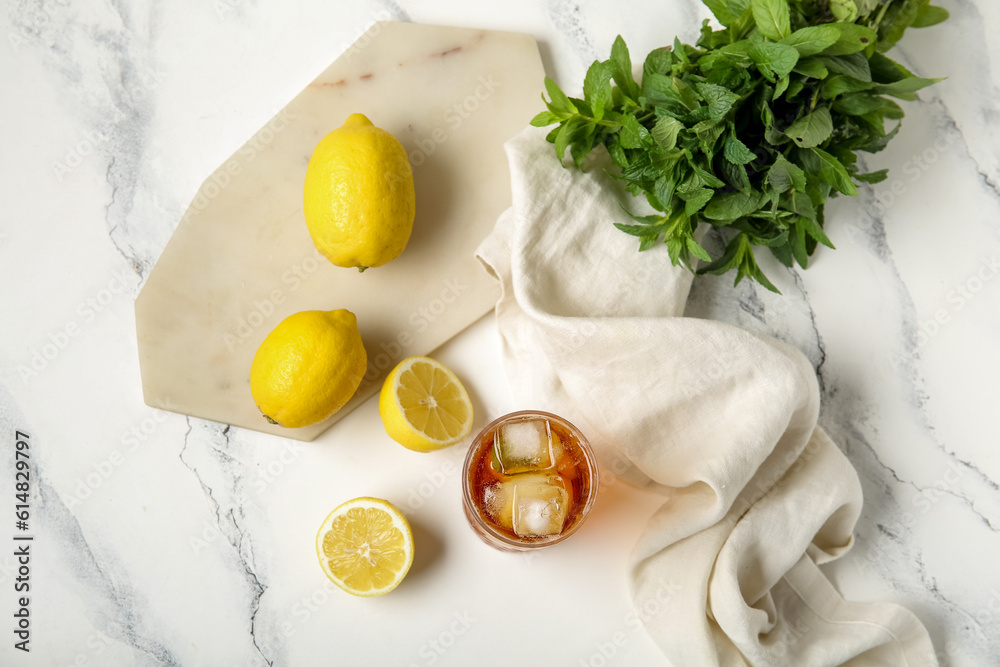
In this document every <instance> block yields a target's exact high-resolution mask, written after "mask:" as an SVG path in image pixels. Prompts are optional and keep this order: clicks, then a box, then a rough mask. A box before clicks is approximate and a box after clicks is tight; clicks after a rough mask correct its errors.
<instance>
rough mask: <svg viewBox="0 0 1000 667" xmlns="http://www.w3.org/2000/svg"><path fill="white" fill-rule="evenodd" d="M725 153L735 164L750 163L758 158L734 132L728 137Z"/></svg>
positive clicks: (724, 148)
mask: <svg viewBox="0 0 1000 667" xmlns="http://www.w3.org/2000/svg"><path fill="white" fill-rule="evenodd" d="M723 154H724V155H725V158H726V159H727V160H729V161H730V162H732V163H733V164H750V163H751V162H753V161H754V160H756V159H757V156H756V155H754V154H753V152H752V151H751V150H750V149H749V148H747V146H746V144H744V143H743V142H742V141H740V140H739V139H737V138H736V135H735V134H734V133H730V134H729V136H728V137H726V143H725V145H724V147H723Z"/></svg>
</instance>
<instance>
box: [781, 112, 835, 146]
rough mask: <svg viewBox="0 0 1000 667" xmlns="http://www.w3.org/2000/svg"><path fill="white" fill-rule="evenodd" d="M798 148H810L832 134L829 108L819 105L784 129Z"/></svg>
mask: <svg viewBox="0 0 1000 667" xmlns="http://www.w3.org/2000/svg"><path fill="white" fill-rule="evenodd" d="M785 134H787V135H788V136H789V137H790V138H791V140H792V141H794V142H795V145H796V146H798V147H799V148H812V147H813V146H819V145H820V144H821V143H823V142H824V141H826V140H827V139H829V138H830V135H831V134H833V117H832V116H830V110H829V109H827V108H826V107H820V108H819V109H816V110H815V111H813V112H812V113H810V114H806V115H805V116H803V117H802V118H799V119H798V120H797V121H795V122H794V123H792V124H791V125H790V126H789V127H788V129H787V130H785Z"/></svg>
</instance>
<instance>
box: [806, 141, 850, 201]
mask: <svg viewBox="0 0 1000 667" xmlns="http://www.w3.org/2000/svg"><path fill="white" fill-rule="evenodd" d="M809 150H810V151H812V153H813V155H815V156H816V157H818V158H819V160H820V165H821V166H820V171H819V175H820V177H821V178H822V179H823V180H824V181H826V182H827V183H829V184H830V185H832V186H833V187H834V188H836V189H837V190H838V191H840V192H842V193H844V194H845V195H848V196H850V197H856V196H857V194H858V190H857V188H855V187H854V183H852V182H851V176H850V174H848V173H847V169H845V168H844V165H842V164H841V163H840V160H838V159H837V158H835V157H833V156H832V155H830V154H829V153H827V152H826V151H824V150H821V149H819V148H810V149H809Z"/></svg>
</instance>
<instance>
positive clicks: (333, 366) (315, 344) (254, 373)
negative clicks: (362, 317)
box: [250, 310, 368, 428]
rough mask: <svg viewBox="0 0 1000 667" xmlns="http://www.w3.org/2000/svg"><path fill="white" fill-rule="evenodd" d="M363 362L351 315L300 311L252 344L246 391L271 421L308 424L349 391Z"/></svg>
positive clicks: (338, 405)
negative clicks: (255, 349) (261, 341)
mask: <svg viewBox="0 0 1000 667" xmlns="http://www.w3.org/2000/svg"><path fill="white" fill-rule="evenodd" d="M367 366H368V355H367V354H366V353H365V346H364V345H363V344H362V342H361V334H360V333H358V320H357V318H356V317H355V316H354V313H352V312H351V311H349V310H331V311H322V310H306V311H302V312H300V313H295V314H294V315H290V316H288V317H286V318H285V319H284V320H282V322H281V323H280V324H278V326H276V327H275V328H274V331H272V332H271V333H269V334H268V335H267V338H265V339H264V342H263V343H261V344H260V347H259V348H257V354H256V355H255V356H254V358H253V365H252V366H251V367H250V393H251V395H253V400H254V401H255V402H256V403H257V407H258V408H259V409H260V411H261V412H262V413H263V414H264V417H265V418H266V419H267V420H268V421H270V422H271V423H273V424H280V425H281V426H287V427H289V428H298V427H301V426H308V425H310V424H315V423H316V422H320V421H323V420H324V419H326V418H327V417H329V416H330V415H332V414H333V413H334V412H336V411H337V410H339V409H340V408H341V407H342V406H343V405H344V403H346V402H347V401H348V399H350V398H351V396H353V395H354V392H355V391H356V390H357V388H358V385H359V384H361V378H363V377H364V375H365V369H366V368H367Z"/></svg>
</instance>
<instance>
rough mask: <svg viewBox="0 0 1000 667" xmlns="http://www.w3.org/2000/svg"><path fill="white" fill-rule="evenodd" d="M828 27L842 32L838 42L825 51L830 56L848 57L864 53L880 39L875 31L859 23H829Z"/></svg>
mask: <svg viewBox="0 0 1000 667" xmlns="http://www.w3.org/2000/svg"><path fill="white" fill-rule="evenodd" d="M827 26H829V27H831V28H834V29H836V30H838V31H840V36H839V37H838V38H837V41H836V42H834V43H833V44H831V45H830V46H828V47H827V48H826V49H825V50H824V51H823V53H824V54H825V55H828V56H848V55H850V54H852V53H857V52H858V51H863V50H865V49H866V48H868V47H869V46H871V45H872V44H874V43H875V42H876V40H877V39H878V34H877V33H876V32H875V31H874V30H872V29H871V28H869V27H867V26H863V25H858V24H857V23H828V24H827Z"/></svg>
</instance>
